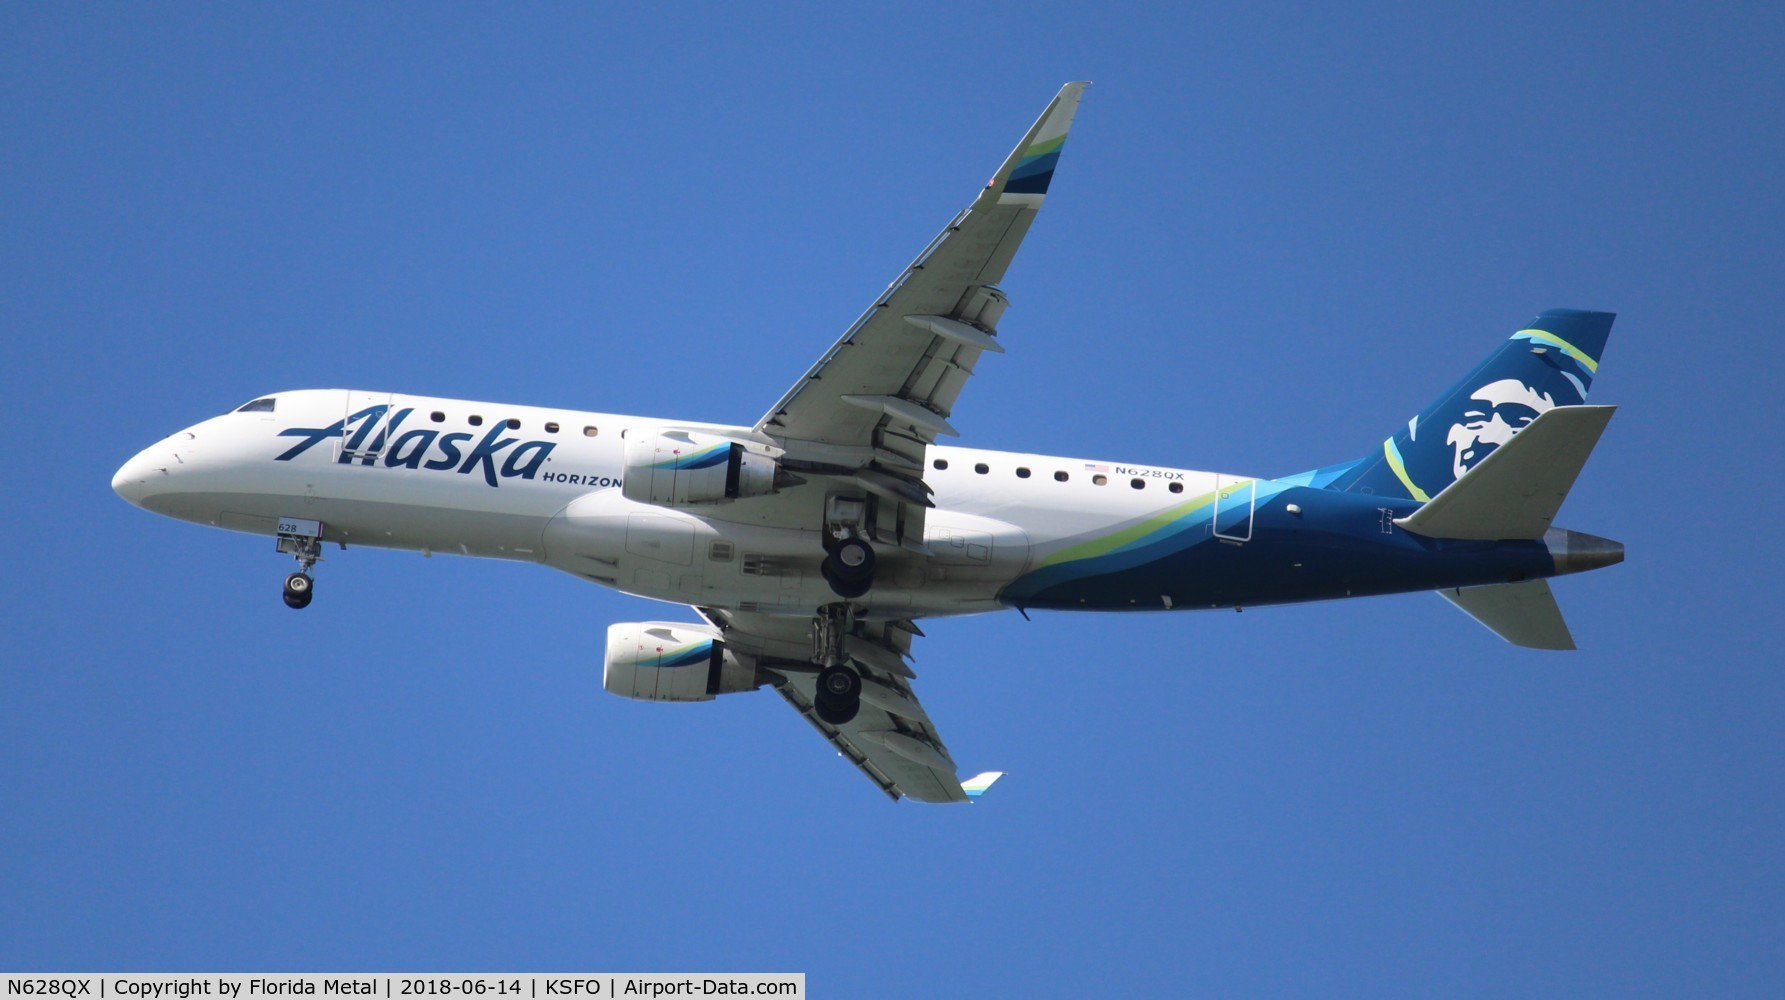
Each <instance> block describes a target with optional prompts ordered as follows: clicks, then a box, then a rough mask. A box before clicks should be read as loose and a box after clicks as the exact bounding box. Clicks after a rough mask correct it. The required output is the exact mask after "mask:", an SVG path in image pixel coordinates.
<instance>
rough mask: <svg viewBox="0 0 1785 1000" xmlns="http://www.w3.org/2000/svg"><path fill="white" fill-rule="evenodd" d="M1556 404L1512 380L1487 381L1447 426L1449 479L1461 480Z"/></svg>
mask: <svg viewBox="0 0 1785 1000" xmlns="http://www.w3.org/2000/svg"><path fill="white" fill-rule="evenodd" d="M1555 405H1556V401H1555V399H1553V398H1552V397H1551V396H1550V394H1549V393H1547V392H1538V391H1537V390H1536V389H1534V388H1532V387H1531V386H1528V385H1526V384H1525V383H1523V382H1520V381H1519V380H1518V379H1515V378H1503V379H1500V380H1499V381H1497V382H1489V383H1488V384H1487V385H1484V386H1482V387H1481V388H1479V389H1477V390H1475V391H1474V392H1472V393H1470V394H1469V400H1468V402H1467V403H1466V404H1465V406H1464V409H1463V414H1462V419H1461V420H1459V421H1458V422H1457V423H1454V424H1451V425H1450V433H1449V434H1447V435H1445V438H1444V442H1445V443H1446V444H1448V445H1450V446H1451V448H1452V449H1453V450H1454V454H1453V456H1452V458H1451V463H1450V468H1451V474H1452V477H1453V478H1455V479H1461V478H1463V473H1465V472H1468V471H1469V470H1470V469H1473V468H1474V467H1475V464H1476V463H1477V462H1480V461H1481V460H1482V459H1484V458H1486V457H1488V456H1489V455H1491V454H1493V452H1494V450H1495V449H1497V448H1499V447H1500V446H1501V445H1503V444H1505V443H1506V442H1508V441H1511V440H1512V436H1513V435H1514V434H1517V433H1518V432H1519V431H1521V430H1523V429H1524V428H1525V427H1526V425H1528V424H1530V423H1531V421H1533V420H1536V419H1537V417H1538V415H1540V414H1542V413H1543V412H1544V411H1545V410H1549V409H1552V408H1554V407H1555Z"/></svg>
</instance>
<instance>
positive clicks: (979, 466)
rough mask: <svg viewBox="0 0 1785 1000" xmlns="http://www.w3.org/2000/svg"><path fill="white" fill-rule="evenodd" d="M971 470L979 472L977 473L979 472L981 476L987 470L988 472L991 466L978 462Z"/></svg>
mask: <svg viewBox="0 0 1785 1000" xmlns="http://www.w3.org/2000/svg"><path fill="white" fill-rule="evenodd" d="M973 471H974V472H977V473H979V474H980V475H982V476H983V475H985V474H986V473H988V472H990V471H992V467H991V466H989V465H987V464H985V463H984V462H980V463H979V464H977V465H975V466H974V467H973Z"/></svg>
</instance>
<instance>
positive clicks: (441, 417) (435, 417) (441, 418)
mask: <svg viewBox="0 0 1785 1000" xmlns="http://www.w3.org/2000/svg"><path fill="white" fill-rule="evenodd" d="M428 419H429V420H432V421H433V422H435V423H437V424H440V423H445V422H446V414H444V413H441V412H440V411H439V410H435V411H434V412H433V413H430V414H428Z"/></svg>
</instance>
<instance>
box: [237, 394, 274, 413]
mask: <svg viewBox="0 0 1785 1000" xmlns="http://www.w3.org/2000/svg"><path fill="white" fill-rule="evenodd" d="M274 402H275V397H273V396H266V397H263V398H261V399H257V400H255V401H254V402H252V403H243V404H242V405H241V406H238V407H236V412H237V413H271V412H273V403H274Z"/></svg>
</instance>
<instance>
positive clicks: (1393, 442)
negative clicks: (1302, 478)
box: [1328, 309, 1615, 502]
mask: <svg viewBox="0 0 1785 1000" xmlns="http://www.w3.org/2000/svg"><path fill="white" fill-rule="evenodd" d="M1614 318H1615V315H1614V314H1613V313H1604V312H1584V311H1581V310H1578V309H1551V310H1550V311H1548V312H1546V313H1543V314H1542V315H1540V316H1538V317H1537V318H1536V319H1534V320H1532V321H1531V324H1530V326H1528V327H1526V328H1525V329H1523V330H1520V331H1519V332H1517V333H1515V334H1513V335H1512V339H1511V340H1509V341H1507V342H1506V344H1505V345H1504V346H1502V347H1501V348H1500V349H1499V350H1498V351H1495V352H1494V353H1493V354H1492V355H1490V356H1489V357H1488V359H1487V360H1486V361H1484V362H1482V363H1481V365H1480V366H1479V367H1477V368H1476V369H1475V370H1474V371H1472V372H1470V373H1469V374H1468V375H1467V376H1466V377H1465V378H1464V379H1463V380H1462V381H1460V382H1458V383H1457V384H1456V385H1454V386H1451V388H1450V391H1448V392H1446V393H1445V394H1444V395H1442V396H1439V397H1438V400H1437V401H1436V402H1434V403H1432V404H1431V405H1430V406H1428V407H1426V408H1425V409H1423V410H1421V411H1420V412H1419V415H1418V416H1416V417H1414V418H1413V419H1412V420H1410V421H1408V422H1407V425H1406V426H1405V427H1402V428H1401V429H1400V430H1398V431H1396V432H1395V433H1394V436H1392V437H1390V438H1388V439H1387V440H1386V441H1384V442H1382V446H1381V447H1380V448H1378V449H1376V451H1375V452H1374V453H1373V454H1371V455H1367V456H1365V457H1364V458H1363V459H1362V460H1361V461H1359V462H1358V463H1357V464H1356V465H1353V466H1352V467H1351V468H1350V469H1349V470H1348V471H1346V472H1345V473H1343V474H1342V475H1340V476H1339V477H1338V478H1337V479H1336V480H1334V481H1333V482H1332V483H1330V484H1329V486H1328V488H1330V489H1335V490H1346V491H1350V492H1357V493H1374V494H1376V495H1378V496H1387V497H1395V498H1405V499H1411V500H1418V501H1421V502H1423V501H1426V500H1430V499H1431V498H1432V497H1435V496H1437V495H1438V493H1439V491H1441V490H1443V489H1444V487H1446V486H1449V485H1450V484H1451V483H1453V482H1455V481H1456V480H1457V478H1458V477H1459V476H1461V475H1462V474H1463V473H1464V472H1467V471H1468V470H1469V469H1471V468H1473V467H1474V466H1475V464H1476V463H1478V462H1480V461H1481V460H1482V459H1484V458H1486V457H1487V456H1488V455H1489V454H1490V453H1491V452H1493V450H1494V449H1495V448H1498V447H1499V446H1500V445H1502V444H1505V443H1506V442H1507V441H1509V440H1511V439H1512V435H1513V434H1515V433H1517V432H1518V431H1519V429H1520V428H1522V427H1524V426H1525V425H1526V424H1528V423H1530V422H1531V421H1533V420H1535V419H1537V415H1538V414H1540V413H1542V412H1544V411H1545V410H1549V409H1552V408H1554V407H1557V406H1576V405H1579V404H1581V403H1584V402H1586V399H1587V390H1588V389H1589V388H1591V387H1592V384H1593V375H1594V373H1595V372H1597V371H1598V370H1599V358H1600V356H1601V355H1602V354H1604V352H1605V340H1606V337H1607V336H1609V335H1610V334H1611V323H1612V320H1613V319H1614Z"/></svg>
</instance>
